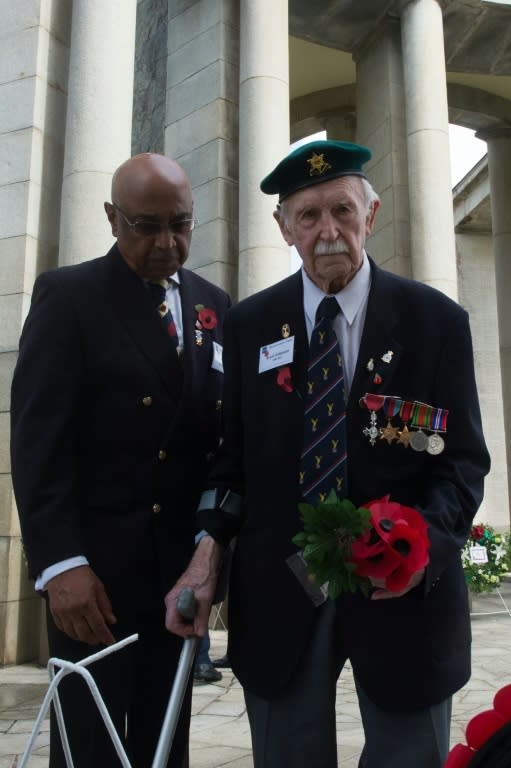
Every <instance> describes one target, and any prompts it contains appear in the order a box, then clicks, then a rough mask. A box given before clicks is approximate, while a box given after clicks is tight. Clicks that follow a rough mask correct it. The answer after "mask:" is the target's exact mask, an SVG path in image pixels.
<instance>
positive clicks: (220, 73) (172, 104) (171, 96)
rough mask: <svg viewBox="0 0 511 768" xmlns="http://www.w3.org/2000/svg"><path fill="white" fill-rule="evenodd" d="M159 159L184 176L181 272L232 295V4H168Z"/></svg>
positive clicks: (223, 0) (235, 44)
mask: <svg viewBox="0 0 511 768" xmlns="http://www.w3.org/2000/svg"><path fill="white" fill-rule="evenodd" d="M168 9H169V19H168V48H167V50H168V65H167V94H166V123H165V153H166V154H167V155H169V156H170V157H173V158H174V159H175V160H177V161H178V162H179V163H180V164H181V165H182V166H183V168H184V169H185V170H186V172H187V173H188V175H189V177H190V181H191V184H192V190H193V198H194V210H195V213H196V215H197V217H198V219H199V226H198V227H197V229H196V230H194V233H193V237H192V247H191V253H190V259H189V261H188V266H189V267H190V268H191V269H193V270H195V271H196V272H197V273H198V274H200V275H202V276H203V277H205V278H206V279H207V280H211V281H212V282H214V283H215V284H216V285H220V286H221V287H222V288H225V290H227V291H228V292H229V293H230V294H231V296H232V298H233V299H236V292H237V264H238V89H239V0H169V4H168Z"/></svg>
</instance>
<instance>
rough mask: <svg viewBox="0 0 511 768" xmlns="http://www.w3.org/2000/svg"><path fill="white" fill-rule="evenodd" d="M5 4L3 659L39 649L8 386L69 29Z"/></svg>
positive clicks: (0, 160) (56, 178) (40, 235)
mask: <svg viewBox="0 0 511 768" xmlns="http://www.w3.org/2000/svg"><path fill="white" fill-rule="evenodd" d="M2 11H3V13H2V33H1V35H2V44H1V46H0V168H1V173H0V175H1V180H0V211H1V215H0V665H1V664H14V663H21V662H25V661H31V660H33V659H35V658H37V656H38V654H39V629H40V623H41V621H40V616H41V614H40V611H41V602H42V601H41V599H40V598H39V597H38V596H37V595H36V594H35V592H34V585H33V582H29V580H28V577H27V569H26V565H25V562H24V559H23V553H22V543H21V535H20V528H19V522H18V514H17V510H16V504H15V502H14V496H13V492H12V481H11V474H10V471H11V467H10V457H9V437H10V436H9V410H10V387H11V378H12V372H13V370H14V366H15V363H16V359H17V351H18V340H19V336H20V332H21V328H22V326H23V322H24V320H25V317H26V314H27V311H28V307H29V304H30V295H31V293H32V286H33V284H34V280H35V278H36V276H37V275H38V274H39V273H40V272H41V271H43V270H45V269H48V268H49V267H54V266H56V264H57V249H58V230H59V209H60V187H61V184H62V163H63V141H64V135H63V134H64V125H65V114H66V89H67V66H68V55H69V36H70V26H71V24H70V15H71V14H70V3H69V0H53V2H52V3H48V2H43V0H17V2H15V3H3V4H2Z"/></svg>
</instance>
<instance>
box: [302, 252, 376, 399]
mask: <svg viewBox="0 0 511 768" xmlns="http://www.w3.org/2000/svg"><path fill="white" fill-rule="evenodd" d="M302 276H303V309H304V313H305V323H306V326H307V334H308V336H309V341H310V338H311V335H312V329H313V328H314V322H315V319H316V312H317V309H318V306H319V304H320V303H321V301H322V300H323V299H324V298H325V296H328V295H329V294H326V293H323V291H322V290H321V288H318V286H317V285H316V284H315V283H313V282H312V280H311V279H310V277H309V276H308V274H307V273H306V271H305V269H304V268H303V267H302ZM370 288H371V267H370V265H369V259H368V258H367V254H366V252H365V251H364V259H363V262H362V266H361V267H360V269H359V270H358V272H357V273H356V275H355V277H354V278H353V279H352V280H351V281H350V282H349V283H348V285H347V286H346V287H345V288H343V289H342V291H339V293H336V294H334V295H335V298H336V299H337V302H338V304H339V306H340V308H341V312H339V314H338V315H337V317H335V319H334V321H333V328H334V331H335V334H336V336H337V338H338V340H339V345H340V347H341V352H342V356H343V363H344V387H345V391H346V397H348V395H349V392H350V389H351V384H352V382H353V376H354V373H355V366H356V364H357V358H358V351H359V348H360V342H361V339H362V332H363V330H364V322H365V318H366V312H367V301H368V298H369V290H370Z"/></svg>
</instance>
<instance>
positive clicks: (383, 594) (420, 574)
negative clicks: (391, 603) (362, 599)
mask: <svg viewBox="0 0 511 768" xmlns="http://www.w3.org/2000/svg"><path fill="white" fill-rule="evenodd" d="M423 578H424V568H421V570H420V571H416V572H415V573H414V574H413V575H412V577H411V578H410V581H409V582H408V584H407V585H406V587H405V588H404V589H401V590H400V591H399V592H390V591H389V590H388V589H385V579H371V584H372V585H373V587H377V589H375V591H374V592H373V594H372V595H371V600H388V599H389V598H391V597H403V595H406V593H407V592H409V591H410V590H411V589H413V588H414V587H417V586H418V585H419V584H420V583H421V581H422V579H423Z"/></svg>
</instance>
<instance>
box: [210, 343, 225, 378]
mask: <svg viewBox="0 0 511 768" xmlns="http://www.w3.org/2000/svg"><path fill="white" fill-rule="evenodd" d="M223 351H224V348H223V347H222V345H221V344H219V343H218V341H214V342H213V360H212V362H211V367H212V368H214V369H215V371H220V373H223V372H224V364H223V362H222V352H223Z"/></svg>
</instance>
